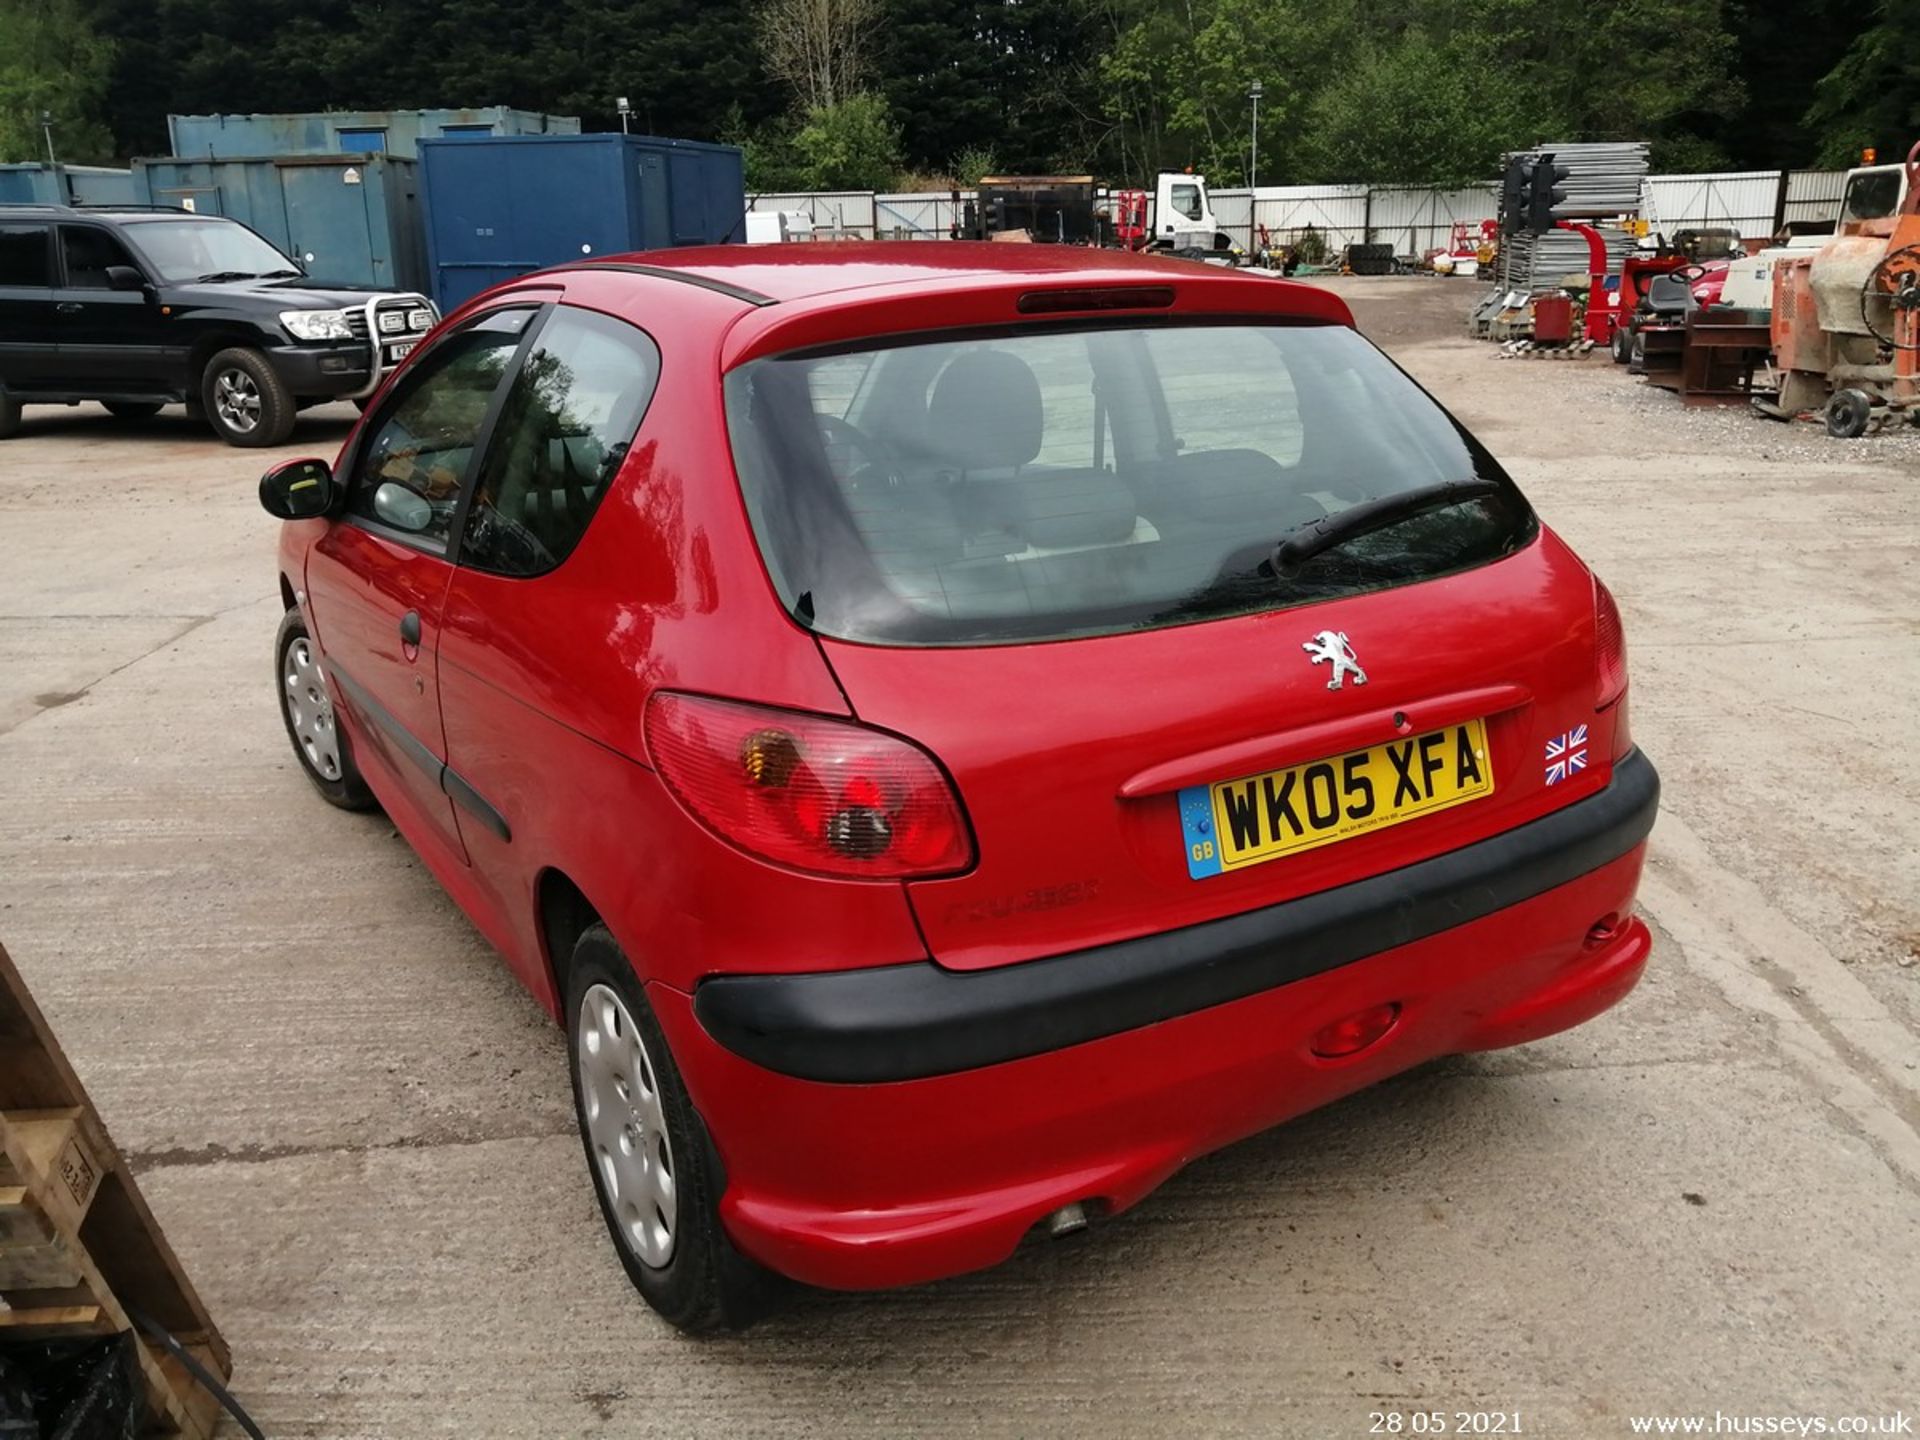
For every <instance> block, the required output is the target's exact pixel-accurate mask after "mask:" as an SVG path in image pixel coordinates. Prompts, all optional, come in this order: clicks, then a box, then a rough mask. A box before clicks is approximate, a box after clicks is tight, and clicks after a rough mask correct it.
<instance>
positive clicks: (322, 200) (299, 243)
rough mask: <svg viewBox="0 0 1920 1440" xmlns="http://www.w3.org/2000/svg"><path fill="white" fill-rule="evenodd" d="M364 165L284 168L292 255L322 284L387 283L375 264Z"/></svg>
mask: <svg viewBox="0 0 1920 1440" xmlns="http://www.w3.org/2000/svg"><path fill="white" fill-rule="evenodd" d="M368 168H369V167H367V166H364V165H283V166H280V167H279V171H280V184H281V189H282V193H283V195H284V197H285V201H286V207H287V239H288V242H289V243H290V244H291V245H292V247H293V253H294V254H295V255H297V256H299V257H300V259H301V260H302V261H306V259H307V256H309V255H311V256H312V257H313V259H312V260H311V261H310V262H308V263H307V269H308V271H309V272H310V273H311V274H312V275H313V277H314V279H315V280H317V281H320V282H322V283H324V282H327V281H333V282H336V283H339V284H343V285H375V286H378V285H386V284H390V283H391V281H389V280H387V279H385V278H383V277H382V275H381V273H380V269H379V267H377V266H376V265H375V264H374V252H373V229H372V226H371V224H370V223H369V221H368V219H367V170H368Z"/></svg>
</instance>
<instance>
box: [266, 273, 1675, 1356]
mask: <svg viewBox="0 0 1920 1440" xmlns="http://www.w3.org/2000/svg"><path fill="white" fill-rule="evenodd" d="M261 496H262V499H263V501H264V503H265V504H266V506H267V508H268V510H270V511H271V512H272V513H274V514H276V515H278V516H280V517H282V518H284V519H287V520H290V521H292V522H293V523H291V524H289V525H288V526H287V527H286V529H285V531H284V538H283V540H282V543H281V546H280V587H281V591H282V595H283V598H284V599H285V601H286V618H285V621H284V623H283V624H282V625H281V627H280V634H279V640H278V645H277V651H276V656H275V661H276V666H275V674H276V678H277V684H278V688H279V692H280V704H281V706H282V709H283V713H284V716H285V720H286V726H287V733H288V735H289V736H290V737H291V739H292V741H293V746H294V750H295V752H296V753H297V754H298V756H299V758H300V762H301V764H302V765H303V766H304V767H305V769H306V772H307V775H308V777H309V778H310V779H311V780H312V782H313V783H314V785H315V786H316V787H317V788H318V789H319V791H320V793H321V794H322V795H323V796H324V797H325V798H326V799H327V800H329V801H331V802H332V803H334V804H336V805H342V806H348V807H358V806H370V805H374V804H378V805H379V806H381V807H383V808H384V809H385V810H386V812H387V814H388V815H389V816H390V817H391V818H392V820H393V822H394V824H395V825H397V826H398V827H399V829H400V831H401V833H403V834H404V835H405V836H406V837H407V839H408V840H409V841H411V842H412V844H413V845H414V846H415V848H417V849H418V851H419V852H420V854H421V856H422V858H423V859H424V860H425V861H426V863H427V865H428V866H429V867H430V868H431V869H432V871H433V872H434V874H435V875H436V876H438V877H439V879H440V881H441V883H442V884H443V885H445V886H446V888H447V889H448V890H449V891H450V892H451V893H452V894H453V896H454V898H455V899H456V900H457V901H458V902H459V903H460V905H461V906H462V907H463V908H464V909H465V910H466V911H467V913H468V914H469V915H471V916H472V918H473V920H474V923H475V924H477V925H478V926H479V927H480V929H481V930H482V931H483V932H484V933H485V934H486V935H487V937H488V938H489V939H490V940H491V941H492V942H493V943H494V944H495V945H496V946H497V947H498V948H499V949H500V951H501V952H502V953H503V954H504V955H505V956H506V958H507V962H508V963H509V964H510V965H511V966H512V967H513V969H514V970H515V971H516V972H517V973H518V975H519V976H520V978H521V979H522V980H523V981H525V983H526V985H527V986H528V988H529V989H530V990H532V991H533V993H534V994H535V995H536V996H537V997H538V998H539V999H540V1001H541V1003H542V1004H544V1005H545V1006H546V1007H547V1008H548V1009H549V1010H550V1011H552V1012H553V1014H554V1015H555V1016H557V1017H558V1018H559V1019H560V1021H561V1023H562V1024H563V1025H564V1026H565V1027H566V1032H567V1037H568V1045H569V1052H570V1055H571V1060H572V1064H571V1068H572V1078H573V1088H574V1098H575V1102H576V1104H577V1107H578V1111H579V1121H580V1135H581V1139H582V1141H583V1142H584V1145H585V1149H586V1156H587V1168H588V1171H589V1173H590V1174H591V1176H592V1178H593V1184H594V1186H595V1188H596V1190H597V1191H598V1194H599V1199H600V1205H601V1208H602V1210H603V1212H604V1213H605V1216H606V1221H607V1225H608V1228H609V1230H610V1231H611V1232H612V1235H613V1238H614V1243H615V1246H616V1248H617V1250H618V1252H619V1255H620V1258H621V1260H622V1262H623V1263H624V1264H625V1266H626V1268H627V1271H628V1273H629V1275H630V1276H631V1277H632V1278H633V1280H634V1282H635V1284H636V1285H638V1287H639V1288H640V1290H641V1292H642V1293H643V1294H644V1295H645V1297H646V1298H647V1300H648V1301H649V1302H650V1303H651V1304H653V1306H654V1307H655V1308H656V1309H658V1310H659V1311H660V1312H661V1313H662V1314H663V1315H665V1316H666V1317H667V1318H668V1319H669V1320H671V1321H673V1322H674V1323H675V1324H678V1325H681V1326H683V1327H686V1328H688V1329H701V1328H709V1327H713V1326H718V1325H727V1324H737V1323H740V1322H741V1321H742V1320H743V1319H744V1318H746V1317H747V1316H748V1315H749V1314H750V1313H751V1309H752V1307H753V1305H754V1304H756V1303H757V1296H758V1295H759V1294H760V1291H761V1284H762V1282H763V1281H764V1280H765V1279H766V1278H767V1277H768V1276H769V1274H777V1275H784V1276H788V1277H791V1278H793V1279H796V1280H800V1281H804V1282H808V1283H811V1284H816V1285H823V1286H832V1287H839V1288H863V1287H878V1286H891V1285H905V1284H912V1283H915V1282H919V1281H925V1280H931V1279H934V1278H936V1277H939V1276H946V1275H952V1274H956V1273H958V1272H961V1271H966V1270H971V1269H975V1268H978V1267H982V1266H987V1265H992V1264H994V1263H996V1262H998V1261H1000V1260H1002V1259H1003V1258H1005V1257H1006V1256H1007V1255H1008V1254H1009V1253H1010V1252H1011V1251H1012V1250H1013V1249H1014V1247H1015V1246H1016V1245H1018V1244H1019V1243H1020V1241H1021V1239H1022V1237H1023V1236H1025V1235H1027V1234H1028V1233H1029V1232H1031V1231H1033V1230H1035V1229H1036V1228H1042V1229H1046V1230H1049V1231H1051V1232H1053V1233H1056V1234H1058V1233H1063V1232H1066V1231H1069V1230H1073V1229H1078V1228H1080V1227H1081V1226H1082V1225H1084V1224H1086V1223H1087V1221H1088V1220H1089V1219H1092V1218H1096V1217H1099V1216H1102V1215H1107V1214H1111V1213H1113V1212H1115V1211H1119V1210H1123V1209H1125V1208H1126V1207H1128V1206H1130V1205H1132V1204H1133V1203H1134V1202H1136V1201H1137V1200H1139V1199H1140V1198H1141V1197H1142V1196H1144V1195H1145V1194H1147V1193H1148V1192H1149V1191H1150V1190H1152V1189H1153V1188H1154V1187H1155V1186H1156V1185H1158V1184H1159V1183H1160V1182H1161V1181H1163V1180H1165V1179H1166V1178H1167V1177H1168V1176H1169V1175H1171V1174H1173V1173H1174V1172H1175V1171H1176V1170H1178V1169H1179V1168H1180V1167H1181V1166H1183V1165H1185V1164H1186V1163H1187V1162H1189V1161H1190V1160H1192V1159H1194V1158H1195V1157H1196V1156H1199V1155H1203V1154H1205V1153H1206V1152H1208V1151H1210V1150H1213V1149H1215V1148H1216V1147H1219V1146H1222V1145H1225V1144H1227V1143H1229V1142H1230V1141H1233V1140H1235V1139H1237V1138H1239V1137H1241V1136H1244V1135H1247V1134H1250V1133H1252V1132H1254V1131H1258V1130H1261V1129H1263V1128H1265V1127H1268V1126H1271V1125H1274V1124H1276V1123H1278V1122H1279V1121H1282V1120H1285V1119H1287V1118H1288V1117H1290V1116H1293V1115H1298V1114H1299V1113H1301V1112H1302V1111H1305V1110H1309V1109H1311V1108H1313V1107H1315V1106H1318V1105H1323V1104H1325V1103H1327V1102H1328V1101H1330V1100H1332V1099H1334V1098H1335V1097H1337V1096H1340V1095H1344V1094H1346V1093H1348V1092H1350V1091H1353V1090H1356V1089H1358V1088H1360V1087H1362V1086H1364V1085H1368V1084H1371V1083H1372V1082H1374V1081H1376V1080H1379V1079H1381V1078H1382V1077H1383V1076H1387V1075H1391V1074H1393V1073H1395V1072H1397V1071H1400V1070H1404V1069H1406V1068H1407V1067H1409V1066H1412V1065H1416V1064H1419V1063H1420V1062H1422V1061H1426V1060H1429V1059H1432V1058H1433V1057H1435V1056H1440V1055H1447V1054H1451V1053H1457V1052H1461V1051H1469V1050H1481V1049H1487V1048H1490V1047H1494V1046H1501V1045H1512V1044H1516V1043H1518V1042H1521V1041H1527V1040H1533V1039H1536V1038H1538V1037H1540V1036H1543V1035H1547V1034H1550V1033H1552V1032H1554V1031H1557V1030H1560V1029H1563V1028H1565V1027H1566V1026H1570V1025H1574V1024H1578V1023H1579V1022H1581V1021H1583V1020H1586V1019H1588V1018H1589V1017H1591V1016H1593V1015H1595V1014H1597V1013H1598V1012H1599V1011H1601V1010H1603V1009H1605V1008H1606V1007H1607V1006H1609V1005H1611V1004H1613V1003H1614V1002H1615V1001H1617V1000H1619V999H1620V998H1621V997H1622V996H1623V995H1625V994H1626V993H1627V991H1628V990H1629V989H1631V988H1632V986H1633V984H1634V983H1635V981H1636V980H1637V979H1638V978H1639V976H1640V973H1641V971H1642V969H1643V968H1644V966H1645V964H1646V961H1647V954H1648V948H1649V937H1648V932H1647V929H1646V926H1645V925H1644V924H1643V923H1642V922H1641V921H1639V920H1637V919H1635V918H1633V915H1632V907H1633V898H1634V890H1635V887H1636V884H1637V883H1638V879H1639V875H1640V868H1641V861H1642V858H1643V853H1644V847H1645V840H1646V837H1647V834H1648V831H1649V829H1650V828H1651V826H1652V824H1653V818H1654V810H1655V806H1656V802H1657V798H1658V782H1657V780H1656V778H1655V775H1654V770H1653V767H1652V765H1650V764H1649V763H1648V762H1647V760H1646V759H1645V758H1643V757H1642V756H1641V755H1640V754H1639V753H1638V752H1637V751H1636V750H1635V749H1634V747H1633V744H1632V741H1631V739H1630V737H1629V735H1628V729H1627V704H1626V690H1627V675H1626V660H1625V651H1624V645H1623V641H1622V636H1621V627H1620V617H1619V614H1618V612H1617V611H1616V610H1615V608H1614V602H1613V599H1612V597H1611V596H1609V595H1608V593H1607V591H1606V588H1605V587H1604V586H1603V585H1601V584H1600V582H1599V581H1598V580H1597V579H1595V578H1594V576H1593V575H1592V574H1591V573H1590V572H1589V571H1588V570H1587V568H1586V566H1584V565H1583V564H1582V563H1581V562H1580V560H1579V559H1578V558H1577V557H1576V556H1575V555H1574V554H1573V552H1572V551H1571V550H1569V549H1568V548H1567V546H1566V545H1565V544H1563V543H1562V542H1561V541H1560V540H1559V539H1558V538H1557V537H1556V536H1555V535H1554V534H1553V533H1552V531H1550V530H1548V529H1547V528H1546V526H1544V525H1543V524H1542V523H1541V522H1540V521H1539V519H1538V518H1537V517H1536V516H1535V515H1534V513H1533V511H1532V510H1531V509H1530V508H1529V507H1528V504H1527V502H1526V500H1525V499H1524V498H1523V497H1522V495H1521V494H1520V492H1519V490H1518V489H1516V488H1515V486H1514V484H1513V482H1512V481H1511V480H1510V479H1509V478H1508V477H1507V475H1506V474H1505V473H1504V472H1503V471H1502V470H1501V468H1500V466H1499V465H1498V464H1497V463H1496V462H1495V461H1494V459H1493V457H1492V456H1491V455H1489V454H1488V453H1487V452H1486V450H1485V449H1483V448H1482V447H1481V445H1480V444H1479V443H1478V442H1477V441H1475V440H1474V439H1473V437H1472V436H1471V435H1469V434H1468V433H1467V432H1466V431H1465V430H1464V429H1462V428H1461V426H1460V425H1459V424H1458V423H1457V422H1455V421H1454V420H1453V419H1452V418H1451V417H1450V416H1449V415H1448V414H1447V413H1446V412H1445V411H1444V410H1443V409H1441V407H1440V406H1439V405H1437V404H1436V403H1435V402H1434V401H1433V400H1432V399H1431V398H1430V397H1428V396H1427V395H1426V394H1425V393H1423V392H1422V390H1421V389H1420V387H1419V386H1417V385H1415V384H1414V383H1413V382H1412V381H1411V380H1410V379H1408V378H1407V376H1406V375H1404V374H1403V373H1402V372H1401V371H1400V370H1398V369H1397V368H1395V366H1394V365H1393V364H1392V363H1391V362H1389V361H1388V360H1387V359H1386V358H1385V357H1383V356H1382V355H1381V354H1380V352H1379V351H1378V350H1376V349H1375V348H1374V347H1373V346H1372V345H1370V344H1369V343H1368V342H1367V341H1365V340H1363V339H1362V338H1361V337H1360V336H1359V335H1358V334H1356V333H1355V331H1354V328H1353V324H1352V319H1351V317H1350V315H1349V314H1348V312H1347V309H1346V307H1345V305H1344V304H1343V302H1342V301H1341V300H1339V299H1338V298H1337V297H1335V296H1334V295H1332V294H1330V293H1328V292H1327V291H1325V290H1321V289H1315V288H1312V287H1310V286H1305V285H1296V284H1292V283H1288V282H1283V281H1279V280H1274V279H1268V278H1263V277H1254V276H1249V275H1235V274H1232V273H1227V272H1222V271H1219V270H1215V269H1212V268H1208V267H1204V266H1200V265H1193V264H1189V263H1186V262H1182V261H1177V260H1159V261H1155V260H1146V259H1138V258H1132V257H1125V256H1117V255H1111V254H1102V253H1100V252H1097V251H1087V250H1074V249H1068V248H1062V247H1045V246H1004V245H967V244H943V245H903V244H895V245H884V244H883V245H832V246H827V245H822V246H794V247H785V248H782V247H765V248H757V247H728V248H715V249H696V250H681V251H674V252H671V253H667V254H660V255H649V256H642V257H635V258H633V259H630V260H609V261H595V262H593V263H589V264H580V265H574V266H568V267H564V268H562V269H558V270H549V271H545V272H542V273H538V274H534V275H529V276H526V277H525V278H523V279H520V280H517V281H514V282H511V283H509V284H506V285H503V286H501V287H499V288H497V289H494V290H491V291H489V292H487V293H486V294H484V295H482V296H480V297H479V298H478V299H476V300H474V301H473V302H471V303H470V304H468V305H467V306H465V307H464V308H462V309H461V310H460V311H459V312H458V313H456V314H454V315H452V316H450V317H449V318H448V319H447V320H446V321H445V322H444V323H443V324H442V325H440V326H439V327H438V328H437V329H436V330H435V331H434V333H433V334H432V335H431V337H429V338H428V339H427V340H426V342H425V343H424V344H423V345H421V347H420V348H419V350H418V351H417V352H416V353H415V354H414V355H413V356H412V358H411V359H410V360H409V361H408V362H407V363H406V364H405V365H404V367H403V368H402V369H400V370H399V371H398V372H397V374H396V375H395V377H394V378H393V379H392V380H391V382H390V383H389V384H388V385H387V387H386V389H385V390H384V391H383V392H382V393H381V394H380V395H379V396H378V397H377V398H376V400H375V401H374V402H373V403H372V404H371V405H370V406H369V408H368V411H367V414H366V416H365V418H364V419H363V420H362V421H361V423H360V425H359V427H358V428H357V429H356V431H355V432H354V434H353V436H352V437H351V438H350V439H349V440H348V442H347V444H346V446H345V448H344V449H343V450H342V452H341V454H340V456H339V458H338V459H337V460H336V461H335V463H333V464H332V465H328V464H327V463H325V462H324V461H319V460H307V461H296V462H294V463H291V464H287V465H282V466H280V467H279V468H277V469H275V470H273V471H272V472H270V473H269V474H268V475H267V476H265V477H264V478H263V480H262V482H261Z"/></svg>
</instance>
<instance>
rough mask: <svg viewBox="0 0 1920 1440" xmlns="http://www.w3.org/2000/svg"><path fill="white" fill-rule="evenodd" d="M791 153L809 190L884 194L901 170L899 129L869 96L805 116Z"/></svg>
mask: <svg viewBox="0 0 1920 1440" xmlns="http://www.w3.org/2000/svg"><path fill="white" fill-rule="evenodd" d="M793 149H794V153H795V154H796V155H797V156H798V157H799V161H800V172H801V174H802V175H803V176H804V177H805V181H806V188H807V189H809V190H884V189H886V188H887V187H888V186H889V185H890V184H892V183H893V176H894V173H895V172H896V171H898V170H899V168H900V127H899V126H897V125H896V124H894V122H893V117H892V115H891V114H890V113H889V112H888V109H887V102H886V100H885V99H884V98H883V97H882V96H880V95H878V94H876V93H875V92H873V91H865V92H863V93H861V94H859V95H854V96H850V97H849V98H847V99H845V100H842V101H841V102H840V103H839V104H838V105H819V106H815V107H814V108H813V109H812V110H810V111H808V112H807V119H806V123H805V124H804V125H802V126H801V127H800V129H799V130H798V131H797V132H796V133H795V134H794V137H793Z"/></svg>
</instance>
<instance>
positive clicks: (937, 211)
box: [873, 190, 973, 240]
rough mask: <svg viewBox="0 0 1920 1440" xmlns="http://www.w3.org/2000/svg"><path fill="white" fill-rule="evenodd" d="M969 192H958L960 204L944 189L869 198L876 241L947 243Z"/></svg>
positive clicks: (970, 193) (969, 195) (970, 197)
mask: <svg viewBox="0 0 1920 1440" xmlns="http://www.w3.org/2000/svg"><path fill="white" fill-rule="evenodd" d="M971 199H973V191H971V190H962V191H961V192H960V204H959V205H957V206H956V205H955V204H954V203H953V196H952V195H951V194H950V193H948V192H947V191H944V190H929V191H920V192H918V193H916V194H910V195H906V194H903V195H876V196H874V197H873V222H874V226H875V229H876V231H877V233H878V234H879V236H880V238H882V239H886V240H948V239H951V238H952V237H953V227H954V226H955V225H957V224H958V223H959V222H960V219H961V212H962V209H963V207H964V206H965V205H966V203H967V202H968V201H969V200H971Z"/></svg>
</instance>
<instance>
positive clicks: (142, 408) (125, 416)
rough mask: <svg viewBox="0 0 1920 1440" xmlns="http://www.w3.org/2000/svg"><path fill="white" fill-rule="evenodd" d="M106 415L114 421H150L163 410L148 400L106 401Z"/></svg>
mask: <svg viewBox="0 0 1920 1440" xmlns="http://www.w3.org/2000/svg"><path fill="white" fill-rule="evenodd" d="M104 403H105V405H106V407H107V413H108V414H109V415H111V416H113V418H114V419H116V420H151V419H152V418H153V417H154V416H156V415H158V414H159V413H160V411H161V410H162V409H163V408H164V407H162V406H161V405H159V404H158V403H156V402H154V401H149V400H108V401H105V402H104Z"/></svg>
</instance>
